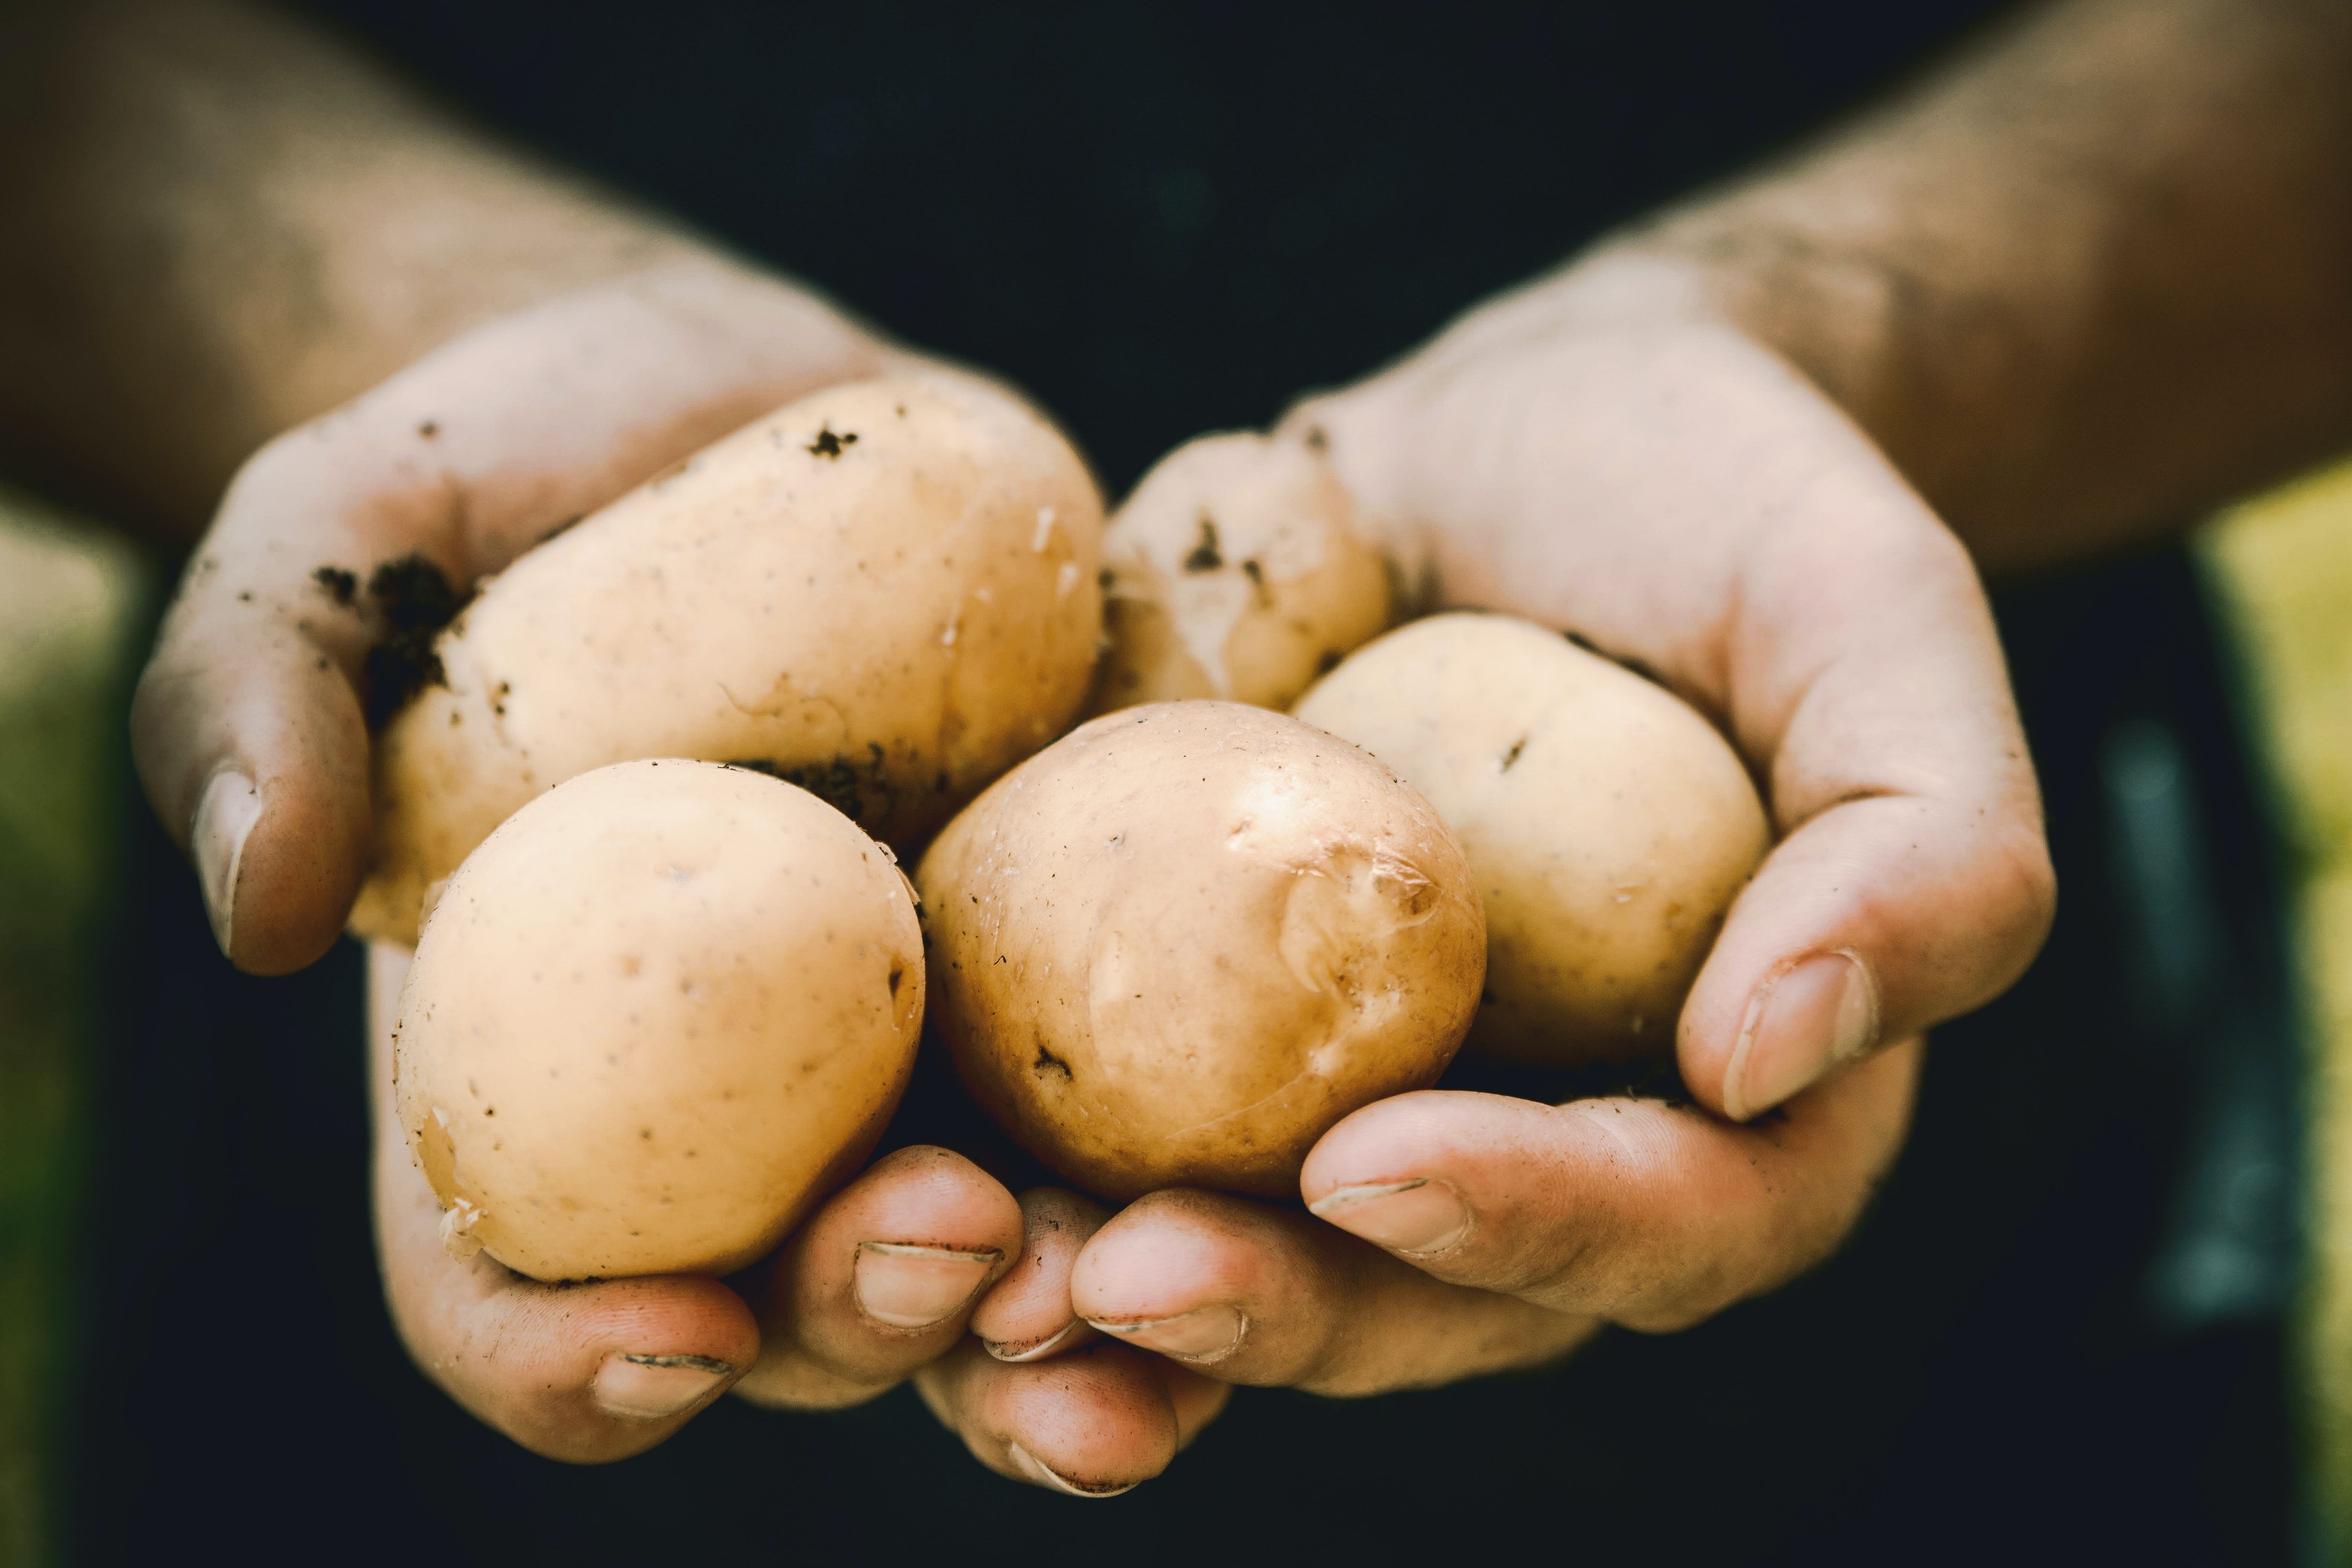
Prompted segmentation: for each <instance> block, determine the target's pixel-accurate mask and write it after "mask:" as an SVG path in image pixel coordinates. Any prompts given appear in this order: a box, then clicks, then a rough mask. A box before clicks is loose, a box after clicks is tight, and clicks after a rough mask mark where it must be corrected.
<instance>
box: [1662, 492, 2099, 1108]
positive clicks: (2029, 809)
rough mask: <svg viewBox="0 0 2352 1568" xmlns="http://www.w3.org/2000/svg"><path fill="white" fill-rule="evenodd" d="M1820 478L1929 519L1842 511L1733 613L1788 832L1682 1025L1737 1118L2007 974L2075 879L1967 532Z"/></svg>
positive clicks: (1980, 996) (1837, 503) (1763, 572)
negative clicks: (1950, 531) (2036, 772)
mask: <svg viewBox="0 0 2352 1568" xmlns="http://www.w3.org/2000/svg"><path fill="white" fill-rule="evenodd" d="M1888 479H1889V481H1890V485H1891V476H1888ZM1855 482H1856V483H1859V481H1855ZM1824 488H1826V486H1825V487H1824ZM1814 500H1815V503H1816V504H1817V505H1818V506H1819V508H1820V509H1821V510H1822V513H1823V514H1824V515H1826V516H1829V517H1832V518H1836V517H1837V515H1838V514H1839V513H1840V512H1841V511H1851V512H1857V513H1858V512H1861V511H1862V510H1864V508H1865V507H1866V506H1867V505H1869V504H1871V503H1872V502H1873V501H1874V502H1875V503H1876V504H1878V505H1880V506H1882V507H1884V508H1885V509H1887V510H1897V509H1901V508H1909V509H1912V510H1915V511H1916V513H1917V515H1916V517H1915V518H1914V519H1913V520H1912V521H1913V523H1914V524H1915V526H1913V527H1911V528H1908V529H1900V528H1897V527H1895V526H1893V525H1891V524H1890V525H1888V526H1885V527H1884V528H1881V529H1877V530H1873V529H1871V528H1869V527H1868V526H1866V525H1865V523H1864V522H1863V521H1860V520H1858V519H1857V520H1853V521H1844V520H1840V521H1836V522H1835V523H1834V524H1829V523H1825V524H1823V525H1822V526H1820V527H1818V528H1816V529H1814V530H1811V531H1808V537H1806V538H1805V539H1803V540H1801V541H1790V542H1783V543H1781V544H1779V545H1777V546H1776V547H1775V548H1774V549H1772V550H1771V551H1769V552H1762V554H1763V557H1764V558H1763V559H1762V560H1760V561H1759V563H1758V564H1757V565H1756V566H1755V567H1754V569H1753V570H1752V571H1751V573H1750V574H1748V575H1749V582H1748V590H1747V591H1748V594H1749V595H1751V596H1750V598H1749V600H1748V604H1749V605H1753V606H1756V607H1754V608H1752V609H1749V608H1744V609H1743V610H1742V612H1741V614H1740V616H1739V617H1738V625H1737V626H1735V627H1734V629H1733V631H1732V634H1731V642H1732V646H1733V654H1732V657H1733V662H1734V665H1735V667H1736V668H1738V669H1740V670H1742V671H1746V672H1753V674H1754V676H1755V677H1756V679H1758V680H1759V682H1761V683H1762V684H1763V685H1764V686H1765V687H1766V688H1767V689H1769V690H1771V691H1772V693H1773V695H1771V696H1767V695H1763V694H1759V698H1758V700H1756V701H1755V702H1754V703H1752V704H1749V705H1748V707H1747V709H1746V710H1745V712H1744V713H1743V715H1742V720H1741V724H1740V728H1741V729H1742V731H1744V734H1743V737H1742V739H1743V743H1744V744H1745V746H1746V747H1747V749H1748V752H1749V754H1750V755H1752V756H1756V757H1761V758H1769V800H1770V805H1771V810H1772V815H1773V817H1774V825H1775V827H1776V828H1777V830H1778V832H1779V834H1780V843H1779V845H1778V846H1777V847H1775V848H1774V849H1773V851H1772V852H1771V854H1770V855H1769V857H1768V858H1766V860H1765V862H1764V864H1763V866H1762V867H1761V868H1759V870H1758V872H1757V874H1756V876H1755V879H1753V880H1752V881H1751V882H1750V883H1749V884H1748V888H1747V889H1745V890H1744V891H1743V892H1742V893H1741V895H1740V897H1739V898H1738V900H1737V901H1736V902H1735V903H1734V904H1733V906H1732V909H1731V913H1730V916H1729V918H1728V919H1727V921H1726V922H1725V925H1724V929H1723V931H1722V932H1721V934H1720V935H1719V936H1718V937H1717V940H1716V943H1715V947H1714V949H1713V951H1712V952H1710V953H1709V954H1708V956H1707V961H1706V964H1705V966H1704V967H1703V968H1702V969H1701V971H1700V973H1699V976H1698V979H1697V982H1696V984H1695V985H1694V986H1693V988H1692V991H1691V994H1690V997H1689V1000H1688V1001H1687V1002H1686V1003H1685V1005H1684V1009H1683V1014H1682V1018H1681V1020H1680V1024H1679V1027H1678V1030H1677V1036H1676V1054H1677V1058H1678V1060H1679V1063H1680V1065H1681V1068H1682V1071H1683V1077H1684V1079H1685V1082H1686V1083H1688V1084H1689V1085H1690V1087H1691V1089H1692V1092H1693V1093H1695V1094H1696V1095H1697V1096H1698V1098H1699V1099H1700V1100H1702V1101H1703V1102H1704V1103H1706V1104H1707V1105H1708V1106H1710V1107H1711V1108H1713V1109H1715V1110H1720V1111H1721V1112H1723V1113H1724V1114H1725V1115H1727V1116H1729V1117H1731V1118H1733V1119H1734V1120H1745V1119H1747V1118H1748V1117H1751V1116H1754V1115H1756V1114H1757V1113H1758V1112H1759V1111H1762V1110H1769V1109H1770V1108H1771V1107H1773V1106H1776V1105H1779V1104H1780V1103H1782V1102H1783V1101H1785V1100H1788V1099H1789V1098H1790V1096H1791V1095H1794V1094H1796V1093H1798V1092H1799V1091H1801V1090H1802V1089H1804V1088H1806V1086H1808V1085H1810V1084H1812V1083H1814V1082H1816V1081H1817V1080H1819V1079H1821V1078H1822V1075H1823V1074H1825V1073H1827V1072H1830V1071H1831V1070H1832V1069H1833V1068H1836V1067H1837V1066H1838V1065H1839V1064H1841V1063H1843V1062H1846V1061H1851V1060H1853V1059H1854V1058H1857V1057H1859V1056H1861V1055H1862V1054H1863V1053H1864V1052H1865V1051H1867V1050H1870V1049H1872V1048H1874V1047H1876V1046H1877V1045H1878V1044H1879V1043H1881V1042H1882V1041H1885V1040H1895V1039H1904V1038H1908V1037H1912V1036H1915V1035H1916V1034H1918V1033H1919V1032H1921V1031H1922V1030H1924V1029H1926V1028H1927V1027H1928V1026H1931V1025H1934V1024H1937V1023H1940V1022H1942V1021H1943V1020H1945V1019H1947V1018H1949V1017H1952V1016H1956V1015H1958V1014H1960V1013H1964V1012H1967V1011H1969V1009H1971V1008H1974V1007H1977V1006H1979V1005H1982V1004H1984V1003H1985V1002H1987V1001H1990V999H1991V998H1992V997H1994V996H1996V995H1998V994H2000V993H2001V992H2002V991H2004V990H2006V989H2007V988H2008V987H2009V985H2010V984H2011V983H2012V982H2014V981H2015V980H2016V979H2017V977H2018V976H2019V975H2020V974H2021V973H2023V972H2024V969H2025V966H2026V965H2027V963H2030V962H2032V957H2033V955H2034V953H2035V952H2037V951H2038V950H2039V949H2040V947H2041V945H2042V938H2043V937H2044V936H2045V935H2046V934H2047V933H2048V931H2049V925H2050V921H2051V917H2052V913H2053V900H2054V897H2055V883H2054V880H2053V873H2052V871H2051V866H2050V858H2049V850H2048V847H2047V844H2046V842H2045V840H2044V837H2043V833H2042V807H2041V797H2040V795H2039V792H2038V788H2037V786H2036V784H2035V782H2034V777H2033V771H2032V763H2031V762H2030V760H2029V759H2028V756H2027V752H2026V746H2025V738H2024V734H2023V732H2022V731H2021V727H2020V725H2019V721H2018V718H2017V712H2016V709H2015V706H2014V704H2013V702H2012V701H2011V697H2010V693H2009V683H2008V677H2007V673H2006V671H2005V669H2004V668H2003V665H2002V661H2001V655H2000V645H1999V643H1998V641H1997V640H1996V637H1995V635H1994V631H1993V626H1992V620H1991V616H1990V612H1989V611H1988V609H1987V608H1986V606H1985V603H1984V596H1983V592H1982V589H1981V588H1980V587H1979V584H1978V583H1977V580H1976V577H1975V574H1974V573H1973V571H1972V570H1971V569H1970V567H1969V564H1968V562H1967V560H1966V558H1965V556H1964V554H1963V552H1961V550H1960V547H1959V545H1958V542H1957V541H1954V540H1952V539H1951V538H1950V537H1949V536H1948V535H1947V534H1945V533H1944V532H1943V531H1942V530H1941V529H1940V527H1937V526H1936V525H1935V524H1934V521H1933V520H1932V519H1930V518H1928V517H1927V515H1926V513H1925V511H1924V509H1919V508H1917V505H1916V502H1915V501H1913V500H1911V499H1910V497H1909V493H1908V492H1907V491H1901V492H1900V493H1898V494H1894V495H1883V496H1877V497H1869V498H1865V497H1853V498H1847V497H1841V496H1839V495H1835V494H1830V495H1822V496H1817V497H1815V498H1814ZM1776 697H1777V699H1778V700H1775V698H1776Z"/></svg>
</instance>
